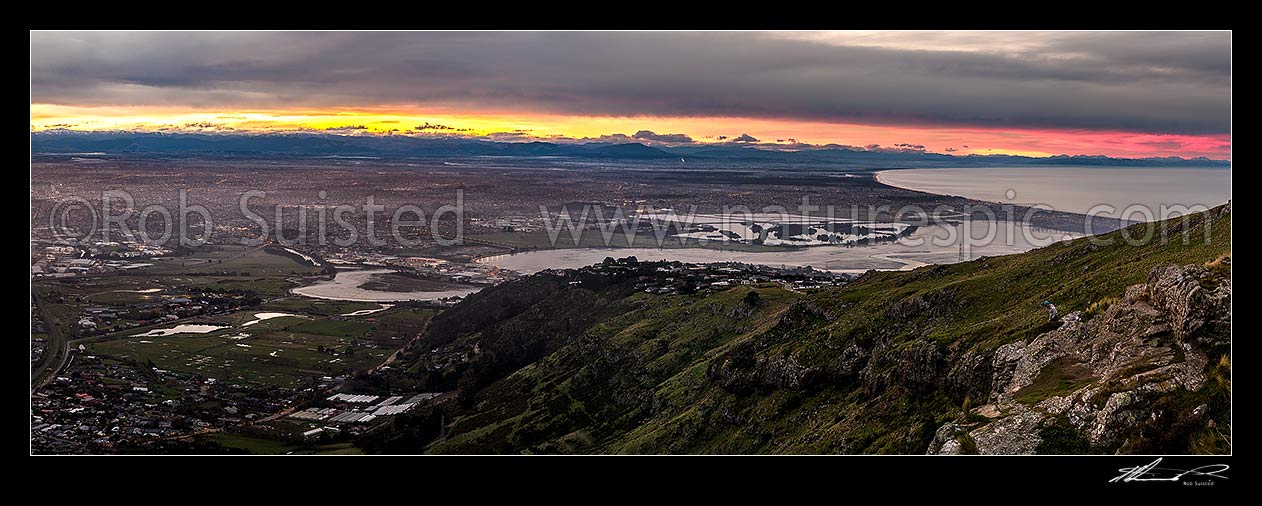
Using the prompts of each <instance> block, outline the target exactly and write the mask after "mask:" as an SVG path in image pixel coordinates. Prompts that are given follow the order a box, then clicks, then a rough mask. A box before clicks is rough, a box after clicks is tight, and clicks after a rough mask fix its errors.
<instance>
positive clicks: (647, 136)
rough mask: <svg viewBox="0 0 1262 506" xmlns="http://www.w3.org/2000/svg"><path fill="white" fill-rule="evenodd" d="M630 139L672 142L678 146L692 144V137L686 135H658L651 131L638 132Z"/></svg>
mask: <svg viewBox="0 0 1262 506" xmlns="http://www.w3.org/2000/svg"><path fill="white" fill-rule="evenodd" d="M631 137H632V138H633V139H639V140H643V141H656V142H672V143H680V144H682V143H689V142H692V137H689V136H688V135H687V134H659V133H654V132H653V131H651V130H640V131H639V132H636V133H635V135H632V136H631Z"/></svg>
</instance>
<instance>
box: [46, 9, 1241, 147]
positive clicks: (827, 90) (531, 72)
mask: <svg viewBox="0 0 1262 506" xmlns="http://www.w3.org/2000/svg"><path fill="white" fill-rule="evenodd" d="M793 35H794V34H763V33H748V32H737V33H730V32H723V33H677V32H672V33H645V32H637V33H572V32H556V33H523V32H513V33H469V32H459V33H451V32H440V33H255V32H251V33H210V32H198V33H169V32H168V33H62V32H36V33H32V34H31V86H32V89H31V100H32V102H33V103H44V104H60V105H76V106H92V105H108V106H165V107H188V108H203V109H218V110H234V109H245V108H280V107H285V108H293V109H301V108H338V107H343V108H346V107H361V108H374V107H415V108H434V107H440V108H445V109H446V110H458V111H470V112H471V113H476V112H479V111H512V112H516V113H527V114H530V113H547V114H565V115H584V116H641V115H644V116H706V117H710V116H713V117H744V118H779V119H797V120H810V121H831V122H842V123H863V124H876V125H880V124H888V125H905V124H916V125H946V126H951V125H956V126H958V125H975V126H985V127H1001V128H1010V127H1024V128H1054V129H1082V130H1116V131H1130V132H1148V133H1174V134H1223V133H1227V132H1229V131H1230V119H1231V116H1230V113H1231V104H1230V96H1231V61H1230V52H1231V38H1230V33H1225V32H1212V33H1200V32H1181V33H1167V32H1124V33H1108V32H1084V33H1053V34H1030V35H1029V36H1021V35H1019V34H1018V35H1014V34H1001V33H993V34H992V33H987V32H982V33H969V34H966V35H968V37H954V38H950V40H948V41H947V42H951V41H954V42H951V43H947V42H941V40H946V39H941V37H942V36H941V35H940V34H939V35H937V36H936V37H939V38H938V39H935V38H934V37H935V36H934V35H933V34H920V35H917V34H914V33H908V34H898V33H894V34H884V35H882V36H881V37H875V38H873V37H868V38H859V37H856V36H851V35H850V34H845V33H843V34H797V35H796V36H793ZM960 40H963V41H964V42H960ZM988 40H989V41H991V42H990V43H989V44H988V43H987V41H988ZM1013 40H1022V41H1024V43H1022V44H1011V41H1013ZM935 44H939V45H940V46H941V47H942V48H943V49H941V50H933V49H927V48H933V47H934V46H935ZM641 134H644V135H645V136H646V137H640V135H641ZM670 136H680V137H675V139H676V140H675V141H671V140H667V139H664V138H662V137H670ZM633 137H635V138H643V139H646V140H659V141H663V142H686V141H685V140H684V139H686V138H687V136H686V135H683V134H656V133H653V132H647V131H646V132H639V133H637V134H635V135H634V136H633Z"/></svg>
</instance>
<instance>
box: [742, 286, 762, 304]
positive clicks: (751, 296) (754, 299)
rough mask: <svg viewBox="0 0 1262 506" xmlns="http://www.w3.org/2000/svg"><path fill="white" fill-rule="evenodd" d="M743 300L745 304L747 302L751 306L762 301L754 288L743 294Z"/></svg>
mask: <svg viewBox="0 0 1262 506" xmlns="http://www.w3.org/2000/svg"><path fill="white" fill-rule="evenodd" d="M744 300H745V303H746V304H749V305H751V306H756V305H758V303H759V302H761V301H762V296H761V295H758V292H757V291H756V290H750V291H749V293H747V294H745V299H744Z"/></svg>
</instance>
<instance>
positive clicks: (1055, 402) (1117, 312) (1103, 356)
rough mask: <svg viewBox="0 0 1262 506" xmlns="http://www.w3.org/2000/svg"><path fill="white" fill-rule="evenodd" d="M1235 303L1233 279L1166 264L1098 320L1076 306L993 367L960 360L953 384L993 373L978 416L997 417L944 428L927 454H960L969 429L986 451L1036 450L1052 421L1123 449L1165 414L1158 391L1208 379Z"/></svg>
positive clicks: (1003, 351)
mask: <svg viewBox="0 0 1262 506" xmlns="http://www.w3.org/2000/svg"><path fill="white" fill-rule="evenodd" d="M1207 284H1212V285H1213V287H1212V288H1206V285H1207ZM1230 305H1231V285H1230V281H1228V280H1215V279H1213V276H1212V275H1211V273H1209V272H1208V271H1207V270H1206V269H1205V268H1202V267H1200V266H1195V265H1188V266H1178V265H1167V266H1162V267H1157V268H1154V269H1153V270H1152V271H1151V272H1150V273H1149V276H1148V282H1147V283H1146V284H1143V285H1136V286H1132V287H1130V288H1129V289H1127V290H1126V295H1125V297H1124V298H1123V299H1122V300H1121V301H1118V302H1116V303H1114V304H1112V305H1110V306H1109V307H1108V308H1107V309H1105V310H1104V311H1103V312H1100V313H1099V314H1097V315H1095V316H1094V317H1091V318H1089V319H1087V318H1086V315H1084V314H1082V313H1081V312H1077V311H1075V312H1073V313H1070V314H1068V315H1066V316H1065V317H1064V318H1063V320H1062V323H1061V325H1060V327H1059V328H1057V329H1055V330H1051V331H1049V332H1045V333H1042V334H1040V335H1038V336H1036V337H1034V338H1033V339H1031V340H1029V341H1028V342H1027V341H1021V342H1014V343H1010V344H1007V345H1004V346H1001V347H999V348H998V349H997V350H995V352H994V354H993V357H991V364H990V366H989V368H985V367H978V366H977V365H976V364H974V365H973V366H971V367H968V368H967V370H968V371H972V372H971V373H966V372H964V371H965V364H964V362H963V361H961V362H959V365H957V367H956V369H953V370H952V371H951V373H949V374H948V375H947V381H948V384H951V385H957V384H958V385H959V386H957V387H956V388H957V389H960V391H969V392H977V391H978V390H979V389H977V388H976V387H975V385H976V382H977V379H976V376H977V375H978V372H979V371H988V372H989V374H990V378H989V379H990V388H989V391H990V394H989V398H988V399H987V400H988V402H989V404H987V405H985V406H983V407H980V408H978V409H975V410H974V413H975V414H977V415H978V416H980V417H982V418H992V419H990V420H989V421H985V422H980V423H978V422H974V423H972V424H971V425H970V424H965V423H960V422H953V423H948V424H946V425H944V426H942V427H941V428H940V429H939V430H938V431H937V433H936V434H935V437H934V440H933V442H932V443H931V444H930V446H929V449H928V453H938V454H952V453H958V452H959V451H960V443H959V441H960V439H961V437H962V436H963V434H964V433H967V434H968V435H969V436H970V437H971V438H972V440H973V441H975V442H976V446H977V450H978V451H979V452H980V453H983V454H1014V453H1015V454H1028V453H1036V452H1039V451H1040V445H1041V444H1043V443H1044V440H1043V437H1041V436H1040V434H1042V433H1044V431H1045V430H1048V429H1049V427H1053V426H1067V427H1069V428H1072V429H1073V430H1074V431H1077V432H1078V433H1079V434H1080V435H1081V436H1082V437H1083V439H1085V443H1086V444H1087V445H1089V448H1090V449H1091V450H1092V451H1112V450H1115V449H1117V448H1119V447H1120V446H1122V445H1124V444H1126V443H1127V441H1128V438H1131V437H1133V436H1135V435H1136V430H1138V429H1137V428H1138V427H1139V426H1140V425H1141V424H1142V422H1145V421H1147V420H1149V419H1150V418H1155V417H1157V416H1159V415H1160V414H1159V413H1156V412H1154V411H1153V405H1154V402H1155V401H1156V400H1157V399H1158V398H1159V397H1161V396H1163V395H1167V394H1171V393H1172V392H1175V391H1178V390H1180V389H1182V390H1184V391H1197V390H1200V389H1201V388H1202V387H1203V386H1204V385H1205V382H1206V377H1205V372H1204V371H1205V369H1206V365H1207V363H1208V358H1207V357H1206V350H1207V348H1208V347H1209V346H1211V345H1213V344H1215V343H1223V342H1226V340H1228V339H1229V338H1230V337H1229V336H1230V333H1229V332H1230V319H1231V314H1230ZM978 359H979V358H978V356H971V357H966V360H968V361H973V362H976V361H977V360H978ZM969 385H973V386H969ZM1198 409H1200V408H1198ZM1201 411H1202V412H1203V411H1204V410H1203V409H1201ZM992 415H997V416H992ZM1193 415H1195V412H1193ZM973 419H975V417H974V418H973Z"/></svg>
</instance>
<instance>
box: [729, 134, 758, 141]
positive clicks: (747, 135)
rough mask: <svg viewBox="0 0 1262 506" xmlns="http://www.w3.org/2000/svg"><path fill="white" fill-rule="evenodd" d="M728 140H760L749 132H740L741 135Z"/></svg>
mask: <svg viewBox="0 0 1262 506" xmlns="http://www.w3.org/2000/svg"><path fill="white" fill-rule="evenodd" d="M728 142H758V139H755V138H754V136H752V135H749V134H740V136H738V137H735V138H733V139H732V140H730V141H728Z"/></svg>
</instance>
